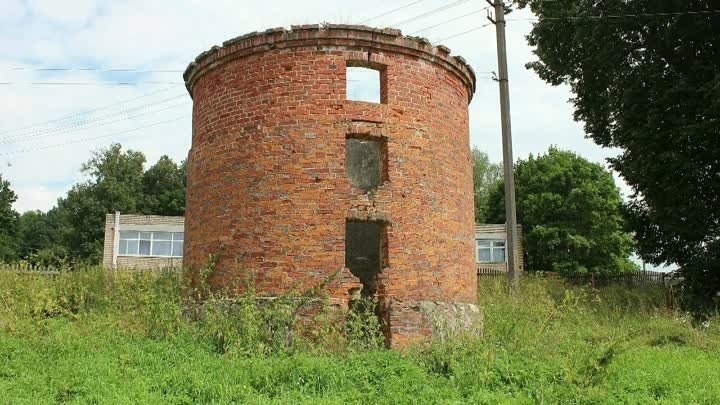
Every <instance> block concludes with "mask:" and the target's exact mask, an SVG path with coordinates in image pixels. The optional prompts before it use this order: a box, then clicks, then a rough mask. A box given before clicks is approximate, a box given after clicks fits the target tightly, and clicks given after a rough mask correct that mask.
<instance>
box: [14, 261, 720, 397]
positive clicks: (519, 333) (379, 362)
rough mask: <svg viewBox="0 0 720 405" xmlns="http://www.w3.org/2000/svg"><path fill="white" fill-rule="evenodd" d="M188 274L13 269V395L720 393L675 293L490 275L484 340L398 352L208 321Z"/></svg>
mask: <svg viewBox="0 0 720 405" xmlns="http://www.w3.org/2000/svg"><path fill="white" fill-rule="evenodd" d="M181 284H182V283H181V280H180V278H179V277H178V276H177V275H175V274H172V273H159V274H148V273H145V274H142V275H134V276H125V277H119V278H117V279H114V278H111V277H109V276H107V275H106V274H105V273H103V272H101V271H98V270H88V271H78V272H75V273H70V274H65V275H62V276H60V277H55V278H51V277H47V276H27V275H16V274H13V273H8V272H2V271H0V404H60V403H68V404H196V403H217V404H225V403H237V404H683V405H684V404H718V403H720V350H718V349H720V328H719V327H718V324H717V322H716V321H715V320H712V321H711V322H710V325H709V326H708V327H707V328H705V329H702V330H699V329H696V328H693V326H692V324H691V322H690V318H689V317H688V316H686V315H685V314H683V313H681V312H677V311H672V310H669V309H667V308H666V306H665V296H664V293H663V291H662V290H645V291H626V290H623V289H619V288H608V289H604V290H602V291H592V290H590V289H586V288H579V287H567V286H565V285H563V284H562V283H561V282H560V281H558V280H552V279H540V278H534V277H527V278H524V279H523V287H522V291H520V292H519V293H517V294H509V293H508V292H507V291H506V288H505V285H504V282H503V281H502V280H493V279H485V280H481V283H480V293H479V296H480V303H481V305H482V306H483V308H484V311H485V336H484V337H482V338H480V339H478V338H470V337H468V338H464V339H458V340H455V341H452V342H447V343H445V344H433V345H428V346H424V347H416V348H413V349H410V350H408V351H406V352H404V353H399V352H397V351H391V350H384V349H382V348H378V347H377V342H375V341H374V339H376V337H377V336H376V335H373V327H374V326H373V323H372V320H371V319H364V318H363V319H360V318H361V317H360V318H356V319H353V320H352V321H351V322H349V323H348V325H346V326H344V327H342V326H338V323H337V322H334V321H333V320H332V319H333V318H332V313H325V314H321V315H320V316H319V317H318V320H317V322H315V323H313V324H311V325H305V326H304V328H303V327H301V326H298V325H295V327H296V331H297V333H296V334H295V336H294V338H293V339H292V340H288V338H287V337H288V334H287V327H288V325H290V324H292V322H291V321H288V317H287V316H286V315H287V313H286V311H284V310H283V307H282V305H280V304H278V305H274V306H273V305H271V306H267V305H266V306H263V307H257V306H255V304H254V302H255V301H254V300H247V301H245V303H240V304H239V305H237V306H234V307H233V311H227V306H225V307H223V306H215V307H213V306H206V307H205V308H204V310H205V314H206V317H205V318H204V320H193V319H192V318H191V317H188V316H187V313H184V311H183V308H185V307H186V306H187V305H192V303H191V302H183V301H182V300H181V298H180V294H179V291H180V288H181V287H182V285H181ZM251 301H252V302H253V303H252V304H251V303H250V302H251ZM298 328H299V329H298ZM368 339H369V340H370V342H368Z"/></svg>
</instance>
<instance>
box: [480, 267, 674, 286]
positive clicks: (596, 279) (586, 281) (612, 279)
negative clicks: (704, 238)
mask: <svg viewBox="0 0 720 405" xmlns="http://www.w3.org/2000/svg"><path fill="white" fill-rule="evenodd" d="M528 274H532V275H533V276H537V277H555V278H561V279H563V280H565V281H566V282H568V283H571V284H577V285H589V286H591V287H593V288H595V287H608V286H624V287H627V288H642V287H649V286H656V285H669V284H670V283H672V282H673V281H675V280H677V278H676V277H675V275H674V274H673V273H662V272H658V271H635V272H629V273H620V274H597V273H576V274H558V273H554V272H531V273H528ZM477 275H478V278H481V277H507V270H505V269H497V268H492V267H483V266H480V267H478V270H477Z"/></svg>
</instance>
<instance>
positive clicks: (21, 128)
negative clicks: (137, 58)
mask: <svg viewBox="0 0 720 405" xmlns="http://www.w3.org/2000/svg"><path fill="white" fill-rule="evenodd" d="M174 88H175V87H166V88H164V89H160V90H156V91H152V92H150V93H145V94H142V95H140V96H137V97H133V98H129V99H126V100H122V101H119V102H117V103H112V104H107V105H104V106H102V107H97V108H92V109H90V110H84V111H80V112H77V113H70V114H68V115H64V116H62V117H60V118H55V119H51V120H48V121H43V122H39V123H36V124H31V125H27V126H24V127H20V128H15V129H8V130H4V131H0V135H2V134H6V133H8V132H16V131H22V130H24V129H28V128H34V127H38V126H41V125H46V124H51V123H54V122H61V121H65V120H67V119H70V118H74V117H78V116H81V115H84V114H89V113H91V112H96V111H102V110H106V109H108V108H110V107H115V106H118V105H123V104H126V103H129V102H132V101H136V100H139V99H142V98H146V97H150V96H154V95H156V94H160V93H164V92H166V91H168V90H171V89H174Z"/></svg>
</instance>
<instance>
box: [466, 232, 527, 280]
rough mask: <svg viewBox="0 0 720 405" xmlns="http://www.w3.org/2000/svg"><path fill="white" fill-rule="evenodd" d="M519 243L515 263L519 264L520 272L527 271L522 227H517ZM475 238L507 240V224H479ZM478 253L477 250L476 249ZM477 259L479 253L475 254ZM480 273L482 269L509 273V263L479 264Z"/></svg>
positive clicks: (516, 247)
mask: <svg viewBox="0 0 720 405" xmlns="http://www.w3.org/2000/svg"><path fill="white" fill-rule="evenodd" d="M517 232H518V233H517V235H518V243H517V246H515V263H517V266H518V268H519V269H520V271H525V254H524V252H525V246H524V244H523V233H522V226H521V225H518V226H517ZM475 238H476V239H483V238H486V239H491V238H495V239H502V240H507V231H506V230H505V224H477V225H475ZM476 251H477V248H476ZM475 256H476V257H477V253H476V254H475ZM477 267H478V269H480V270H479V271H482V269H492V270H500V271H507V263H479V262H478V263H477Z"/></svg>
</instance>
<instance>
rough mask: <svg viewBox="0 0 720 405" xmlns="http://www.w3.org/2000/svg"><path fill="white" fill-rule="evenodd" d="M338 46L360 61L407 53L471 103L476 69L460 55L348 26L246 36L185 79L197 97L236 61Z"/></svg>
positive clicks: (394, 33)
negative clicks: (433, 67)
mask: <svg viewBox="0 0 720 405" xmlns="http://www.w3.org/2000/svg"><path fill="white" fill-rule="evenodd" d="M336 47H343V48H347V49H350V48H356V49H357V52H358V54H363V53H364V55H357V56H358V57H357V58H356V59H357V60H368V61H370V59H369V58H368V56H367V52H364V50H368V49H369V50H371V52H372V53H379V54H382V53H383V52H390V53H394V54H404V55H407V56H409V57H416V58H419V59H422V60H425V61H427V62H430V63H435V64H438V65H440V66H441V67H443V68H444V69H447V70H449V71H451V72H453V73H454V74H455V75H457V77H458V78H459V79H460V80H461V81H462V82H463V83H464V85H465V86H466V88H467V89H468V91H467V94H468V103H469V102H470V101H471V99H472V95H473V93H474V92H475V81H476V77H475V72H474V70H473V69H472V67H471V66H470V65H469V64H468V63H467V62H466V61H465V59H464V58H462V57H461V56H451V54H450V52H451V50H450V48H448V47H446V46H443V45H439V46H433V45H432V44H431V43H430V41H428V40H427V39H425V38H422V37H413V36H403V35H402V32H401V31H400V30H399V29H394V28H373V27H368V26H365V25H348V24H308V25H293V26H291V27H290V29H289V30H287V29H285V28H283V27H277V28H270V29H267V30H265V31H262V32H251V33H248V34H244V35H241V36H239V37H236V38H233V39H230V40H227V41H225V42H223V44H222V46H217V45H216V46H213V47H212V48H210V49H209V50H207V51H204V52H202V53H200V54H199V55H198V56H197V57H196V58H195V60H194V61H192V62H190V64H189V65H188V67H187V68H186V69H185V72H184V74H183V78H184V79H185V86H186V87H187V89H188V91H189V92H190V96H191V97H194V87H195V83H196V82H197V80H198V79H199V78H200V77H202V76H203V75H204V74H205V73H206V72H207V71H208V70H212V69H214V68H216V67H218V66H219V65H222V64H224V63H227V62H228V61H231V60H233V59H237V58H245V57H249V56H251V55H253V54H256V53H263V52H268V51H275V50H277V49H288V48H303V49H314V50H333V49H335V48H336Z"/></svg>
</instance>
